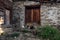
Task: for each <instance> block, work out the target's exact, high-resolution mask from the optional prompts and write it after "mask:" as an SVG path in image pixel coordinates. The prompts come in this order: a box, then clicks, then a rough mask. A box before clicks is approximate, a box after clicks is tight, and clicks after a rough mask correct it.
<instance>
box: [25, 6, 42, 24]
mask: <svg viewBox="0 0 60 40" xmlns="http://www.w3.org/2000/svg"><path fill="white" fill-rule="evenodd" d="M32 7H33V8H35V7H37V8H39V9H40V5H30V6H28V5H27V6H25V13H26V9H28V8H32ZM25 15H26V14H25ZM39 15H40V16H39V19H40V24H39V25H41V14H40V11H39ZM25 20H26V17H25ZM25 24H26V21H25Z"/></svg>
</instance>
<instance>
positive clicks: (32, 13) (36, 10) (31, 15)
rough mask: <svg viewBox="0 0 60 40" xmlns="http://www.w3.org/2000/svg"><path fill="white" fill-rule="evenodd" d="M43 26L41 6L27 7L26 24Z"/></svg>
mask: <svg viewBox="0 0 60 40" xmlns="http://www.w3.org/2000/svg"><path fill="white" fill-rule="evenodd" d="M27 23H36V24H39V25H40V24H41V18H40V5H33V6H25V24H27Z"/></svg>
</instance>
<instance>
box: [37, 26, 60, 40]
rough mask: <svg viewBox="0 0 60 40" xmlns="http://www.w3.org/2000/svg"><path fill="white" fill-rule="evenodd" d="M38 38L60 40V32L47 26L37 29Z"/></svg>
mask: <svg viewBox="0 0 60 40" xmlns="http://www.w3.org/2000/svg"><path fill="white" fill-rule="evenodd" d="M37 36H38V37H39V38H42V39H46V40H47V39H49V40H60V32H59V30H58V29H56V28H53V27H52V26H49V25H47V26H45V27H42V28H38V29H37Z"/></svg>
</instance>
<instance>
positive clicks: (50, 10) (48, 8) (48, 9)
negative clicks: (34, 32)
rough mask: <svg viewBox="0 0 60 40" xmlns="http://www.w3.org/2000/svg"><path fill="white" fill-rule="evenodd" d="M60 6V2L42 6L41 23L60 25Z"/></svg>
mask: <svg viewBox="0 0 60 40" xmlns="http://www.w3.org/2000/svg"><path fill="white" fill-rule="evenodd" d="M59 17H60V6H59V4H57V5H56V4H53V5H48V4H45V5H42V6H41V24H42V25H46V24H49V25H60V21H59V20H60V18H59Z"/></svg>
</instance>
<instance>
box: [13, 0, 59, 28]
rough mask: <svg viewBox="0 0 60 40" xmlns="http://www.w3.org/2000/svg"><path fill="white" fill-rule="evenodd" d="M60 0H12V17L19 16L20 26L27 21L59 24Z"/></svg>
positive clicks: (41, 23) (40, 23)
mask: <svg viewBox="0 0 60 40" xmlns="http://www.w3.org/2000/svg"><path fill="white" fill-rule="evenodd" d="M59 2H60V1H58V0H56V1H54V0H53V1H51V0H50V1H49V0H48V1H46V0H45V1H41V0H38V1H37V0H35V1H34V0H25V1H19V0H14V5H13V13H14V15H13V18H14V17H15V18H18V19H19V18H20V19H19V20H20V21H19V20H17V21H18V22H20V26H21V27H23V26H24V25H26V24H28V23H32V24H33V23H36V24H39V25H42V26H43V25H46V24H49V25H60V3H59Z"/></svg>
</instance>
